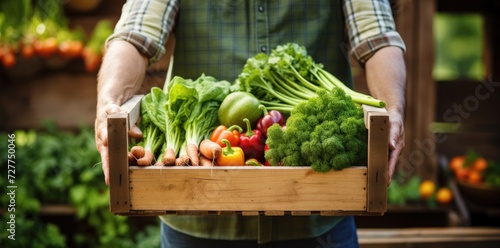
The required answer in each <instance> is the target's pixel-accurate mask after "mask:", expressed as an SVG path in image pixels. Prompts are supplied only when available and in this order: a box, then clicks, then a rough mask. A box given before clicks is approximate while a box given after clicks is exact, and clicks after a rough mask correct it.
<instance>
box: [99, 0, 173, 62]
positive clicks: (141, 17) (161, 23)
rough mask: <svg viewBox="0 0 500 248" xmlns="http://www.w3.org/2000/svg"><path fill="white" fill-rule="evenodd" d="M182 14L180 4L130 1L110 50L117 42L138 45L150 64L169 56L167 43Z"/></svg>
mask: <svg viewBox="0 0 500 248" xmlns="http://www.w3.org/2000/svg"><path fill="white" fill-rule="evenodd" d="M178 10H179V2H178V0H169V1H165V0H128V1H127V2H126V3H125V4H124V5H123V7H122V13H121V16H120V19H119V21H118V22H117V24H116V26H115V30H114V32H113V34H112V35H111V36H110V37H108V39H107V40H106V46H107V45H108V44H109V43H110V42H112V41H115V40H124V41H127V42H130V43H131V44H132V45H134V46H135V47H136V48H137V50H138V51H139V52H140V53H141V54H142V55H144V56H145V57H147V58H148V59H149V61H150V63H153V62H156V61H158V60H159V59H160V58H161V56H163V54H165V42H166V41H167V38H168V36H169V34H170V32H171V31H172V28H173V26H174V23H175V17H176V15H177V11H178Z"/></svg>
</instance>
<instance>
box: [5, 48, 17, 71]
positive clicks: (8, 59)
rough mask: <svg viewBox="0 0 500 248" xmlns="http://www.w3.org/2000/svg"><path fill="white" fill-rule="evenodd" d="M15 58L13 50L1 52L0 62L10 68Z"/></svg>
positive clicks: (15, 60) (14, 62)
mask: <svg viewBox="0 0 500 248" xmlns="http://www.w3.org/2000/svg"><path fill="white" fill-rule="evenodd" d="M16 62H17V58H16V55H15V54H14V53H13V52H7V53H5V54H3V57H2V64H3V66H4V67H5V68H12V67H14V66H15V65H16Z"/></svg>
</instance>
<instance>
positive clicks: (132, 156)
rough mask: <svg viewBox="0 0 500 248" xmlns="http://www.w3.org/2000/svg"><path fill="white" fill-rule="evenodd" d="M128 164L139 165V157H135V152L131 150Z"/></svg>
mask: <svg viewBox="0 0 500 248" xmlns="http://www.w3.org/2000/svg"><path fill="white" fill-rule="evenodd" d="M127 155H128V165H137V159H136V158H135V156H134V154H132V153H131V152H128V154H127Z"/></svg>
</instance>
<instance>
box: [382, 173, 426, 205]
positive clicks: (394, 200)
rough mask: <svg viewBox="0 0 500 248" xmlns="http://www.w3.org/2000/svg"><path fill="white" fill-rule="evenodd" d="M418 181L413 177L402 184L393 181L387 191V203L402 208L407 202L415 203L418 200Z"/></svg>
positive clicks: (418, 179)
mask: <svg viewBox="0 0 500 248" xmlns="http://www.w3.org/2000/svg"><path fill="white" fill-rule="evenodd" d="M420 181H421V180H420V177H418V176H413V177H411V178H409V179H408V180H407V181H406V182H404V183H400V182H398V181H396V180H394V181H393V182H392V183H391V184H390V185H389V187H388V189H387V203H388V204H391V205H396V206H403V205H406V204H407V203H409V202H417V201H418V200H419V199H420V193H419V186H420Z"/></svg>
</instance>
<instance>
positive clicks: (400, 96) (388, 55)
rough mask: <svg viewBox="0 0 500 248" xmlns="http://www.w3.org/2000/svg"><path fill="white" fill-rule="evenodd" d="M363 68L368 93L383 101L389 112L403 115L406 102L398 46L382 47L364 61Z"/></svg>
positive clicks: (400, 54) (404, 70)
mask: <svg viewBox="0 0 500 248" xmlns="http://www.w3.org/2000/svg"><path fill="white" fill-rule="evenodd" d="M365 68H366V77H367V84H368V89H369V90H370V94H371V95H372V96H373V97H375V98H377V99H380V100H383V101H385V103H386V108H387V110H388V111H389V112H391V113H393V114H398V115H399V116H400V117H403V116H404V111H405V104H406V101H405V92H406V68H405V62H404V59H403V51H402V50H401V49H400V48H399V47H392V46H388V47H384V48H382V49H380V50H378V51H377V52H376V53H375V54H374V55H373V56H372V57H371V58H370V59H369V60H368V61H367V62H366V64H365Z"/></svg>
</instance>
